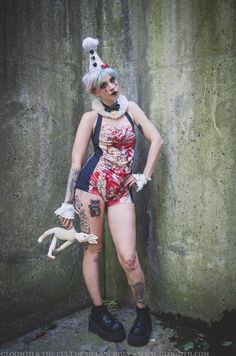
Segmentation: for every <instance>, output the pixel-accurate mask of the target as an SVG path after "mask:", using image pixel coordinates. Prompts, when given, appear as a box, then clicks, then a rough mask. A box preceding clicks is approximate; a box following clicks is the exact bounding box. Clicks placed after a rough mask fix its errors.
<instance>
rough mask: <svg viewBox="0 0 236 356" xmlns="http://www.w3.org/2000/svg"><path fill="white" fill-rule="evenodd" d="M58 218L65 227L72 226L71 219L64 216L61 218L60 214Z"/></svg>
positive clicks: (69, 227)
mask: <svg viewBox="0 0 236 356" xmlns="http://www.w3.org/2000/svg"><path fill="white" fill-rule="evenodd" d="M59 220H60V223H61V224H62V226H63V227H65V228H66V229H68V230H69V229H71V228H72V227H73V220H72V219H66V218H63V217H62V216H60V218H59Z"/></svg>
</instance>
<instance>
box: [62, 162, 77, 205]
mask: <svg viewBox="0 0 236 356" xmlns="http://www.w3.org/2000/svg"><path fill="white" fill-rule="evenodd" d="M79 172H80V170H79V169H78V168H73V167H71V169H70V173H69V178H68V183H67V188H66V196H65V203H70V204H73V200H74V194H75V186H76V183H77V179H78V175H79Z"/></svg>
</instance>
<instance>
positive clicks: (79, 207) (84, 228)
mask: <svg viewBox="0 0 236 356" xmlns="http://www.w3.org/2000/svg"><path fill="white" fill-rule="evenodd" d="M75 209H76V211H77V212H78V216H79V225H80V231H81V232H84V233H86V234H90V226H89V219H88V217H87V216H86V213H85V210H84V208H83V204H82V203H81V201H80V197H79V196H78V195H76V196H75ZM83 245H84V248H85V249H86V248H88V242H85V243H83Z"/></svg>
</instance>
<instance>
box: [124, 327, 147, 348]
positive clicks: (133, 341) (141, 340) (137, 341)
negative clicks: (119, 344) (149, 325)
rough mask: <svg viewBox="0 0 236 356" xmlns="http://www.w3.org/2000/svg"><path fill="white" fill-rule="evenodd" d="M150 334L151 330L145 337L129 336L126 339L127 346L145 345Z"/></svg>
mask: <svg viewBox="0 0 236 356" xmlns="http://www.w3.org/2000/svg"><path fill="white" fill-rule="evenodd" d="M151 332H152V330H151V331H150V332H149V333H148V334H147V335H143V336H135V335H132V334H129V335H128V339H127V341H128V344H129V345H132V346H144V345H146V344H147V343H148V341H149V338H150V334H151Z"/></svg>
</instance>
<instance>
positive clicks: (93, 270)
mask: <svg viewBox="0 0 236 356" xmlns="http://www.w3.org/2000/svg"><path fill="white" fill-rule="evenodd" d="M104 208H105V207H104V202H103V200H102V198H100V197H99V196H97V195H94V194H90V193H87V192H84V191H82V190H78V189H77V190H76V192H75V209H76V211H77V212H78V215H79V221H80V230H81V232H84V233H86V234H94V235H96V236H97V237H98V240H97V244H96V245H90V244H86V245H85V247H84V259H83V274H84V279H85V283H86V286H87V288H88V291H89V294H90V296H91V299H92V302H93V304H94V305H102V295H101V289H100V283H99V280H100V279H99V259H100V255H101V252H102V237H103V236H102V235H103V221H104Z"/></svg>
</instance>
